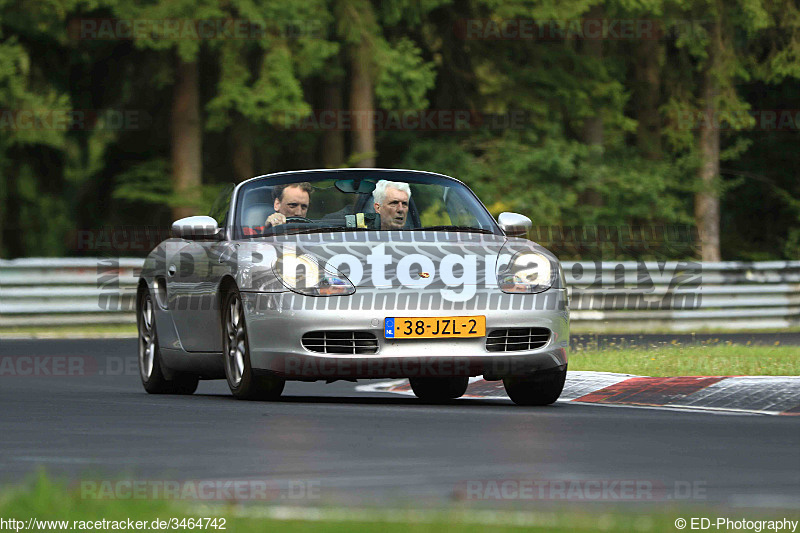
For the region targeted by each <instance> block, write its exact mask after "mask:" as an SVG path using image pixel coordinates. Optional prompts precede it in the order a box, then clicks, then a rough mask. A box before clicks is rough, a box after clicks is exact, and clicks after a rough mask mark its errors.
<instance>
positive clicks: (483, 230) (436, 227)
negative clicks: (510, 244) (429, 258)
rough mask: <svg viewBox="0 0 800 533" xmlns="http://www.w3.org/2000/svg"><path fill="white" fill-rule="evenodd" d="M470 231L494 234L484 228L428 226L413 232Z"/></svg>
mask: <svg viewBox="0 0 800 533" xmlns="http://www.w3.org/2000/svg"><path fill="white" fill-rule="evenodd" d="M441 230H444V231H470V232H473V233H489V234H494V232H493V231H492V230H488V229H484V228H473V227H472V226H428V227H425V228H416V229H415V230H414V231H441Z"/></svg>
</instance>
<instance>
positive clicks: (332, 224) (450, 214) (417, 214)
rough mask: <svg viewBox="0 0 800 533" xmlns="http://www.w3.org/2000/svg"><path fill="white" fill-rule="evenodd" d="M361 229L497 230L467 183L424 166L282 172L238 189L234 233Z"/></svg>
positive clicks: (248, 235)
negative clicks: (418, 168)
mask: <svg viewBox="0 0 800 533" xmlns="http://www.w3.org/2000/svg"><path fill="white" fill-rule="evenodd" d="M365 230H378V231H421V230H431V231H466V232H478V233H497V234H499V229H498V227H497V224H496V223H495V222H494V220H493V219H492V217H491V215H490V214H489V213H488V211H487V210H486V208H485V207H484V206H483V204H482V203H481V202H480V201H479V200H478V199H477V198H476V197H475V195H474V194H473V193H472V192H471V191H470V190H469V189H468V188H467V187H466V186H464V185H463V184H461V183H460V182H458V181H456V180H453V179H450V178H446V177H444V176H441V175H437V174H430V173H426V172H414V171H395V170H352V169H348V170H330V171H317V172H296V173H285V174H280V175H278V176H275V177H264V178H259V179H254V180H250V181H248V182H246V183H245V184H243V185H242V186H241V187H240V189H239V191H238V195H237V199H236V214H235V218H234V234H235V235H236V238H253V237H259V236H265V235H282V234H294V233H317V232H328V231H365Z"/></svg>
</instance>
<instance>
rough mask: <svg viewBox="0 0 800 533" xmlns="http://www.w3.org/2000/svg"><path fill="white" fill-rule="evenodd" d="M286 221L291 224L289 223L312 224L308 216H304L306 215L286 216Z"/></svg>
mask: <svg viewBox="0 0 800 533" xmlns="http://www.w3.org/2000/svg"><path fill="white" fill-rule="evenodd" d="M286 223H287V224H291V223H303V224H313V223H314V221H313V220H311V219H310V218H306V217H286Z"/></svg>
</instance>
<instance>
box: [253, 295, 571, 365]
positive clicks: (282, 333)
mask: <svg viewBox="0 0 800 533" xmlns="http://www.w3.org/2000/svg"><path fill="white" fill-rule="evenodd" d="M428 296H430V297H428ZM242 300H243V303H244V309H245V315H246V321H247V331H248V337H249V342H250V360H251V364H252V367H253V369H255V370H257V371H258V370H261V371H269V372H273V373H276V374H279V375H282V376H284V377H286V378H288V379H343V378H401V377H451V376H477V375H483V376H485V377H487V378H490V379H496V378H500V377H504V376H510V375H515V376H520V375H528V374H532V373H535V372H540V371H546V370H553V369H558V368H562V367H564V366H565V365H566V364H567V351H568V349H569V309H568V308H567V305H566V291H564V290H563V289H550V290H548V291H545V292H543V293H540V294H504V293H500V292H499V291H496V290H494V291H489V290H484V291H478V293H477V294H476V295H475V297H474V298H473V299H471V300H469V301H467V302H464V303H453V302H445V301H440V300H438V299H437V297H436V294H432V295H430V294H428V295H426V294H424V293H420V292H413V291H408V290H405V291H402V292H401V291H399V290H397V291H395V290H386V289H359V290H358V291H357V292H356V294H354V295H351V296H343V297H327V298H325V297H322V298H315V297H309V296H301V295H298V294H295V293H278V294H267V293H252V292H243V293H242ZM470 315H484V316H486V331H487V334H488V333H489V332H490V331H492V330H495V329H505V328H520V327H526V328H527V327H545V328H548V329H549V330H550V331H551V332H552V333H551V335H550V340H549V341H548V343H547V344H546V345H544V346H542V347H541V348H538V349H535V350H523V351H513V352H511V351H509V352H489V351H487V349H486V338H485V337H479V338H467V339H398V340H395V339H385V338H384V337H383V323H384V322H383V321H384V318H386V317H404V316H406V317H410V316H413V317H435V316H470ZM322 330H324V331H365V332H371V333H374V335H375V336H376V337H377V342H378V349H377V353H375V354H371V355H365V354H352V355H351V354H326V353H318V352H312V351H309V350H307V349H306V348H304V347H303V345H302V341H301V339H302V337H303V335H304V334H305V333H308V332H312V331H322Z"/></svg>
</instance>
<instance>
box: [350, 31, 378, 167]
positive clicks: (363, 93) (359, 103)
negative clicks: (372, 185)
mask: <svg viewBox="0 0 800 533" xmlns="http://www.w3.org/2000/svg"><path fill="white" fill-rule="evenodd" d="M371 59H372V54H371V49H370V45H369V42H368V41H367V40H366V39H365V38H362V40H361V42H360V43H359V44H358V45H356V46H354V47H353V49H352V50H351V57H350V112H351V119H352V127H353V130H352V131H353V134H352V135H353V137H352V140H353V142H352V156H351V157H352V158H353V165H354V166H356V167H374V166H375V128H374V126H373V124H372V115H373V114H374V113H375V103H374V95H373V92H372V91H373V87H372V68H371V64H370V63H371Z"/></svg>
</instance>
